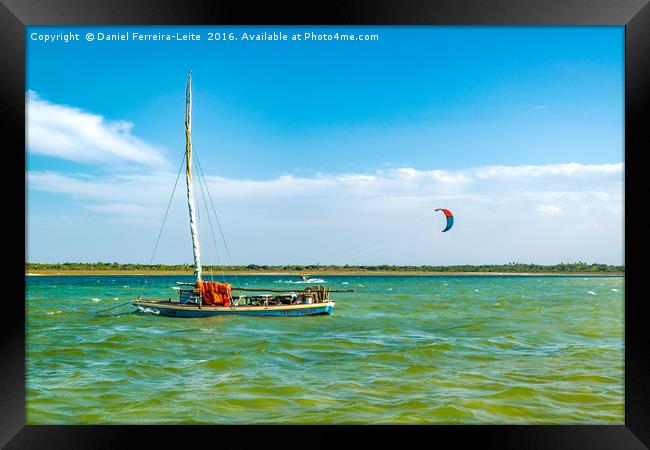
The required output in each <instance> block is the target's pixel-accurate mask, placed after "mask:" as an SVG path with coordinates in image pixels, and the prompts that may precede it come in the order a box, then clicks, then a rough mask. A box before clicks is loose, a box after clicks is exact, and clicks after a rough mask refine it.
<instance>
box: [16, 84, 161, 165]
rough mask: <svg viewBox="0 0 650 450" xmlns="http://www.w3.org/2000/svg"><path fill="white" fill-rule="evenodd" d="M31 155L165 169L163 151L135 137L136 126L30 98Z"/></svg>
mask: <svg viewBox="0 0 650 450" xmlns="http://www.w3.org/2000/svg"><path fill="white" fill-rule="evenodd" d="M25 106H26V115H27V117H26V123H27V149H28V151H29V152H32V153H35V154H41V155H48V156H52V157H56V158H62V159H65V160H69V161H75V162H82V163H104V164H106V163H109V164H110V163H125V162H127V163H136V164H140V165H144V166H149V167H164V166H165V164H166V161H165V158H164V157H163V156H162V153H161V151H160V149H157V148H155V147H154V146H152V145H150V144H148V143H146V142H144V141H143V140H141V139H139V138H137V137H136V136H134V135H133V134H132V133H131V131H132V129H133V124H132V123H130V122H126V121H110V120H108V119H106V118H105V117H103V116H101V115H98V114H93V113H90V112H87V111H83V110H82V109H79V108H75V107H72V106H67V105H59V104H56V103H52V102H49V101H47V100H44V99H42V98H40V97H39V96H38V94H37V93H36V92H34V91H29V92H28V93H27V96H26V105H25Z"/></svg>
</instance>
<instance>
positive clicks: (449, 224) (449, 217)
mask: <svg viewBox="0 0 650 450" xmlns="http://www.w3.org/2000/svg"><path fill="white" fill-rule="evenodd" d="M436 211H442V212H443V213H445V217H446V218H447V226H446V227H445V229H444V230H442V232H443V233H444V232H445V231H449V230H450V229H451V227H452V226H453V225H454V215H453V214H452V213H451V211H449V210H448V209H445V208H437V209H436Z"/></svg>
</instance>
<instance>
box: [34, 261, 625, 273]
mask: <svg viewBox="0 0 650 450" xmlns="http://www.w3.org/2000/svg"><path fill="white" fill-rule="evenodd" d="M25 269H26V271H28V272H30V271H32V272H37V271H67V270H70V271H125V272H127V271H131V272H132V271H153V272H156V271H160V272H193V270H194V268H193V266H192V265H190V264H175V265H168V264H120V263H116V262H113V263H107V262H96V263H82V262H66V263H57V264H48V263H26V264H25ZM203 271H205V272H208V271H214V272H269V273H275V272H303V273H309V272H318V273H324V272H473V273H476V272H483V273H492V272H494V273H609V272H612V273H614V272H624V271H625V266H615V265H610V264H596V263H592V264H588V263H584V262H577V263H561V264H553V265H541V264H523V263H515V262H513V263H509V264H482V265H452V266H428V265H423V266H397V265H387V264H381V265H368V266H366V265H344V266H337V265H321V264H311V265H264V264H262V265H260V264H248V265H241V266H203Z"/></svg>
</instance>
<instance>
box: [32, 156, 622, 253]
mask: <svg viewBox="0 0 650 450" xmlns="http://www.w3.org/2000/svg"><path fill="white" fill-rule="evenodd" d="M175 178H176V174H175V173H172V172H153V173H148V174H145V175H111V176H101V177H100V176H96V177H89V176H85V175H79V174H65V173H57V172H29V173H28V188H29V189H30V190H33V191H47V192H50V193H59V194H64V195H68V196H72V197H73V198H75V199H77V201H76V203H75V204H76V205H77V207H79V208H86V209H90V210H92V211H94V212H97V213H99V214H101V217H102V218H103V219H102V220H105V221H106V222H109V221H110V227H115V226H117V225H116V223H117V222H119V221H122V223H123V224H124V226H125V228H124V229H123V233H124V234H129V233H136V232H142V233H144V232H145V230H144V229H142V228H138V227H135V228H133V227H132V228H129V227H127V225H126V224H128V223H135V222H137V221H138V220H144V219H146V220H150V222H151V226H150V227H149V228H147V230H146V231H147V232H148V233H153V234H155V233H157V227H158V226H159V224H160V222H159V221H160V220H161V215H162V213H164V209H165V208H166V206H167V202H168V200H169V195H170V193H171V188H172V186H173V183H174V180H175ZM207 183H208V185H209V187H210V192H211V195H212V199H213V200H214V201H215V206H216V208H217V211H218V212H219V215H220V219H221V220H222V224H223V226H224V232H225V233H226V237H227V238H228V240H229V244H230V247H231V250H232V253H233V256H235V255H237V256H235V259H236V261H235V262H238V263H251V262H264V263H269V264H271V263H296V264H298V263H311V262H319V261H320V262H321V263H328V262H329V263H334V264H345V263H350V264H361V263H369V264H371V263H386V264H455V263H457V264H465V263H467V264H480V263H498V262H510V261H515V260H517V261H522V262H525V261H528V262H537V263H553V262H560V261H572V260H577V259H582V260H589V261H599V262H610V263H621V258H622V233H623V229H622V228H623V217H622V211H623V164H602V165H581V164H558V165H544V166H494V167H481V168H470V169H465V170H457V171H444V170H418V169H414V168H400V169H391V170H378V171H376V172H374V173H348V174H317V175H315V176H311V177H295V176H288V175H287V176H282V177H279V178H275V179H270V180H241V179H229V178H224V177H218V176H208V178H207ZM199 191H200V190H199V189H196V192H197V193H199ZM198 195H199V198H198V199H197V202H198V203H199V206H200V207H201V208H203V210H205V208H204V205H203V203H202V200H200V194H198ZM28 198H29V197H28ZM184 201H185V190H184V187H183V186H182V185H181V186H180V187H179V188H178V190H177V192H176V197H175V202H176V203H175V204H174V205H173V206H172V211H175V212H173V213H172V214H171V215H170V218H169V219H168V222H171V225H172V227H174V226H175V228H174V230H175V231H174V233H177V234H173V235H172V236H169V237H168V238H169V239H170V240H171V242H174V245H176V246H177V247H178V248H179V250H178V252H179V253H178V254H182V255H184V256H183V257H185V256H187V252H188V251H189V250H188V249H189V247H188V246H187V242H186V241H187V239H188V237H187V234H188V231H187V224H186V223H185V222H186V221H187V211H186V209H185V207H184ZM437 207H445V208H449V209H451V210H452V211H454V213H455V214H456V224H455V226H454V230H453V232H452V233H440V230H441V229H442V226H443V221H444V218H443V217H438V216H437V215H436V214H434V213H433V209H434V208H437ZM560 214H561V215H562V221H561V223H558V222H557V220H556V216H558V215H560ZM107 226H109V225H107ZM203 226H204V228H203V234H202V235H203V236H205V233H207V232H208V229H207V228H205V227H206V225H205V221H203ZM215 226H216V225H215ZM111 230H113V228H111ZM93 231H94V232H95V233H97V232H98V231H97V230H93ZM170 233H171V231H170ZM134 239H137V240H138V241H139V242H149V240H151V236H149V235H147V236H145V235H142V236H138V237H137V238H135V237H134ZM185 247H187V248H185ZM109 251H110V250H109ZM183 252H185V253H183ZM355 255H356V256H355ZM177 258H179V257H177ZM132 260H133V261H136V260H138V257H137V255H134V256H133V257H132ZM176 260H178V259H176ZM171 261H174V260H173V259H172V260H171Z"/></svg>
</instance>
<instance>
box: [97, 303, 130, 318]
mask: <svg viewBox="0 0 650 450" xmlns="http://www.w3.org/2000/svg"><path fill="white" fill-rule="evenodd" d="M130 303H131V300H129V301H128V302H124V303H122V304H121V305H117V306H113V307H112V308H106V309H102V310H99V311H95V312H94V313H92V314H91V315H92V316H98V317H111V316H112V314H108V315H101V314H97V313H101V312H106V311H110V310H111V309H115V308H120V307H122V306H124V305H128V304H130Z"/></svg>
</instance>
